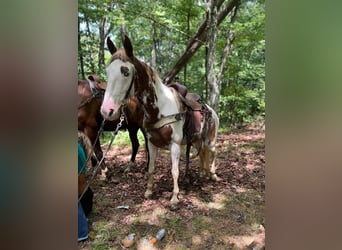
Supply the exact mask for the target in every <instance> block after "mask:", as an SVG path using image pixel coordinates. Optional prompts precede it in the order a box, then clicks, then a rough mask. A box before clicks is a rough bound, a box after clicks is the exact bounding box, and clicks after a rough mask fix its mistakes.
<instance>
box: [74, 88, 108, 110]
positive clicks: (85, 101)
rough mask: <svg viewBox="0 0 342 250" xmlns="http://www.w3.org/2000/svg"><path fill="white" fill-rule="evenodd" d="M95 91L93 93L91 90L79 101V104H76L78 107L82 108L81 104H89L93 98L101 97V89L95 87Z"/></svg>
mask: <svg viewBox="0 0 342 250" xmlns="http://www.w3.org/2000/svg"><path fill="white" fill-rule="evenodd" d="M95 90H96V92H95V93H94V92H93V91H92V95H91V96H90V97H88V98H87V99H85V100H84V101H83V102H81V103H80V105H78V109H80V108H82V107H83V106H85V105H87V104H89V103H90V102H91V101H92V100H93V99H94V98H100V97H102V95H103V93H102V91H101V90H97V89H95Z"/></svg>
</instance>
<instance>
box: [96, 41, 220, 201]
mask: <svg viewBox="0 0 342 250" xmlns="http://www.w3.org/2000/svg"><path fill="white" fill-rule="evenodd" d="M123 44H124V48H121V49H119V50H117V48H116V47H115V45H114V44H113V42H112V41H111V40H110V39H109V38H108V39H107V45H108V48H109V51H110V52H111V54H112V58H111V60H110V64H109V66H108V67H107V69H106V71H107V88H106V91H105V96H104V100H103V103H102V106H101V114H102V115H103V117H104V118H105V119H107V120H114V119H117V117H118V116H119V114H120V110H121V107H122V106H123V105H126V102H127V100H128V98H129V97H132V96H134V97H135V98H136V99H137V100H138V101H139V102H140V104H141V105H142V108H143V110H144V128H145V130H146V133H147V139H148V140H147V141H148V142H147V145H148V151H149V154H150V161H149V164H148V173H149V177H148V183H147V190H146V192H145V197H146V198H150V197H151V195H152V187H153V173H154V167H155V159H156V156H157V148H167V149H169V150H170V151H171V161H172V169H171V173H172V177H173V194H172V198H171V205H172V207H175V206H176V205H177V204H178V202H179V199H178V193H179V188H178V176H179V159H180V154H181V144H186V138H185V133H184V131H183V129H184V125H185V123H186V110H187V106H186V105H184V103H183V101H182V100H183V99H182V98H181V97H180V95H179V93H178V92H177V91H175V90H174V89H173V88H169V87H168V86H166V85H165V84H163V83H162V80H161V79H160V77H159V76H158V73H157V72H156V71H155V70H154V69H153V68H152V67H150V66H148V65H147V64H146V63H144V62H142V61H140V60H138V59H137V58H136V57H135V56H134V55H133V46H132V44H131V41H130V40H129V38H128V37H127V36H124V37H123ZM204 106H205V109H206V110H207V115H203V116H202V118H203V119H202V122H201V131H200V132H199V133H197V135H196V136H194V137H192V139H191V144H192V145H193V146H194V147H196V148H197V150H198V152H199V156H200V165H201V166H200V170H201V173H202V174H206V175H208V176H209V177H210V178H211V179H213V180H216V179H217V176H216V174H215V144H216V137H217V130H218V126H219V119H218V116H217V115H216V113H215V111H214V110H213V109H211V108H210V107H209V106H208V105H204ZM209 161H211V164H210V163H209ZM209 165H210V166H209Z"/></svg>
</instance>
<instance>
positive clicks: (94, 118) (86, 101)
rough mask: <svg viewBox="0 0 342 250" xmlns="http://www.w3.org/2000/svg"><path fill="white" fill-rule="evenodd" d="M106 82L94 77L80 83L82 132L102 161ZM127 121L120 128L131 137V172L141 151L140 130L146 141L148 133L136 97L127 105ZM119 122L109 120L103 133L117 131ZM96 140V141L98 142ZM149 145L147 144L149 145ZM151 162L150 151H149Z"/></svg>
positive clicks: (104, 169)
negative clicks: (126, 131) (102, 110)
mask: <svg viewBox="0 0 342 250" xmlns="http://www.w3.org/2000/svg"><path fill="white" fill-rule="evenodd" d="M105 88H106V83H103V82H101V81H100V78H99V77H98V76H97V75H90V76H89V77H88V79H87V80H78V89H77V92H78V97H79V105H78V130H79V131H83V132H84V133H85V134H86V135H87V136H88V138H89V139H90V141H91V143H92V145H94V143H95V145H94V152H95V154H96V157H97V158H98V161H100V160H101V159H102V157H103V152H102V149H101V145H100V141H99V139H97V140H96V138H97V137H98V131H99V129H100V126H101V124H102V121H103V117H102V115H101V113H100V107H101V104H102V101H103V97H104V92H105ZM124 112H125V120H124V121H123V123H122V126H121V128H120V129H123V130H124V129H127V130H128V133H129V138H130V140H131V144H132V155H131V159H130V164H129V166H128V168H127V169H126V170H129V167H130V165H132V164H134V162H135V158H136V155H137V153H138V149H139V146H140V144H139V140H138V137H137V133H138V130H139V129H140V130H141V131H142V133H143V135H144V139H145V141H146V140H147V139H146V134H145V132H144V130H143V128H142V125H143V116H144V113H143V110H142V108H141V106H140V105H139V103H138V101H137V100H136V99H134V98H129V100H128V101H127V105H126V106H125V110H124ZM118 123H119V119H114V120H113V121H106V122H105V123H104V126H103V131H114V130H115V129H116V127H117V125H118ZM95 140H96V142H95ZM145 144H146V143H145ZM147 161H148V152H147ZM101 168H102V176H103V177H105V172H106V171H107V168H106V166H105V163H104V161H103V164H102V165H101Z"/></svg>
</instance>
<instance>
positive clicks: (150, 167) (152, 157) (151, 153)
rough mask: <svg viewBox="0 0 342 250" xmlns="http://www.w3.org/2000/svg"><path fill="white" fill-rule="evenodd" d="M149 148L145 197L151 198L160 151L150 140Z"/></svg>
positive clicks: (148, 142)
mask: <svg viewBox="0 0 342 250" xmlns="http://www.w3.org/2000/svg"><path fill="white" fill-rule="evenodd" d="M147 148H148V152H149V161H148V180H147V190H146V192H145V198H148V199H149V198H151V196H152V188H153V173H154V164H155V161H156V157H157V152H158V151H157V147H156V146H154V145H153V144H152V143H151V142H150V141H149V140H148V141H147Z"/></svg>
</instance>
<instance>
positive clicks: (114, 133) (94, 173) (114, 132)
mask: <svg viewBox="0 0 342 250" xmlns="http://www.w3.org/2000/svg"><path fill="white" fill-rule="evenodd" d="M124 120H125V115H124V113H123V112H122V113H121V116H120V122H119V123H118V125H117V126H116V129H115V130H114V131H113V136H112V139H111V140H110V143H109V145H108V147H107V149H106V151H105V153H104V154H103V156H102V159H101V160H100V161H99V162H98V164H97V166H96V167H95V169H94V171H93V173H92V175H91V177H90V179H89V180H88V183H87V185H86V187H85V188H84V190H83V192H82V194H81V195H80V197H79V198H78V202H80V201H81V199H82V197H83V195H84V194H85V192H86V191H87V189H88V188H89V186H90V183H91V182H92V181H93V179H94V177H95V175H96V173H97V170H98V168H99V167H100V166H101V164H102V162H103V160H104V158H105V156H106V154H107V153H108V151H109V149H110V147H111V146H112V144H113V141H114V139H115V137H116V135H117V134H118V131H119V129H120V128H121V126H122V122H123V121H124ZM105 121H106V120H103V122H102V124H101V127H100V129H99V133H98V135H97V138H96V140H97V139H98V138H99V135H100V132H102V131H103V126H104V123H105ZM96 140H95V142H94V145H95V143H96ZM94 145H93V147H92V152H91V153H90V154H89V156H88V158H87V161H88V160H89V159H90V156H91V154H92V153H93V152H94ZM87 161H86V162H87ZM86 162H85V165H86ZM85 165H84V166H83V167H85Z"/></svg>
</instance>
